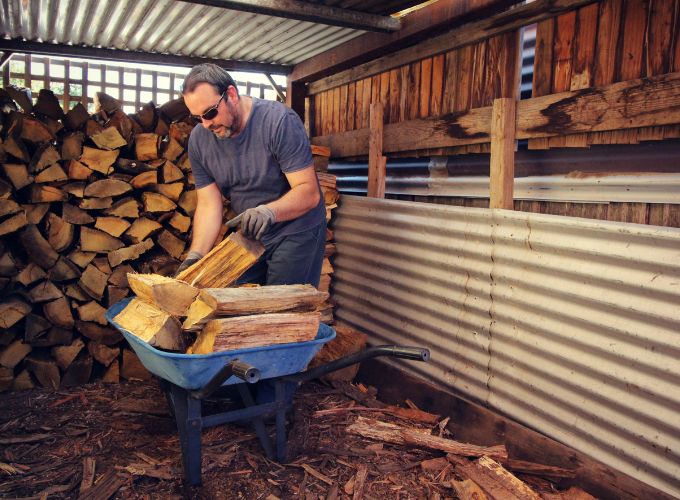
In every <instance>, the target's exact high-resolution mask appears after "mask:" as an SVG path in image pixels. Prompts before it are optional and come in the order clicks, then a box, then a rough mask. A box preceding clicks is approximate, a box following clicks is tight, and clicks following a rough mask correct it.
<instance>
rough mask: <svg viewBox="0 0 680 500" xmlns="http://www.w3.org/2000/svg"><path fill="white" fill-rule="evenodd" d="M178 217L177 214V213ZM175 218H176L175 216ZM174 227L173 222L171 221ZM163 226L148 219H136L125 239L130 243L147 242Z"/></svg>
mask: <svg viewBox="0 0 680 500" xmlns="http://www.w3.org/2000/svg"><path fill="white" fill-rule="evenodd" d="M175 215H177V213H175ZM173 218H174V216H173ZM170 224H171V225H172V220H170ZM162 227H163V226H161V225H160V224H159V223H158V222H156V221H154V220H151V219H147V218H146V217H140V218H138V219H135V221H134V222H133V223H132V226H130V228H129V229H128V230H127V231H126V232H125V234H124V235H123V237H124V238H125V239H126V240H127V241H129V242H130V243H140V242H141V241H143V240H145V239H146V238H148V237H149V236H151V235H152V234H154V233H155V232H157V231H159V230H160V229H161V228H162Z"/></svg>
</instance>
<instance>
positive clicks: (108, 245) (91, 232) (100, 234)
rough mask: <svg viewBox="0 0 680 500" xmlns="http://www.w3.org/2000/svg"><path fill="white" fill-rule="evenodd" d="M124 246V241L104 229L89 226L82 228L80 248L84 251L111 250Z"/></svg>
mask: <svg viewBox="0 0 680 500" xmlns="http://www.w3.org/2000/svg"><path fill="white" fill-rule="evenodd" d="M124 246H125V244H124V243H123V242H122V241H120V240H119V239H118V238H114V237H113V236H111V235H110V234H108V233H105V232H104V231H99V230H98V229H92V228H89V227H87V226H83V227H81V228H80V249H81V250H82V251H84V252H110V251H112V250H118V249H119V248H123V247H124Z"/></svg>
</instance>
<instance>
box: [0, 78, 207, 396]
mask: <svg viewBox="0 0 680 500" xmlns="http://www.w3.org/2000/svg"><path fill="white" fill-rule="evenodd" d="M96 104H97V112H96V113H95V114H94V115H90V114H89V113H88V112H87V110H86V109H85V107H83V106H82V105H81V104H78V105H77V106H75V107H74V108H73V109H71V110H70V111H68V112H67V113H64V111H63V110H62V108H61V107H60V105H59V101H58V100H57V99H56V97H55V96H54V94H53V93H52V92H50V91H48V90H42V91H40V93H39V96H38V98H37V102H36V103H35V104H33V101H32V99H31V96H30V91H28V90H27V89H18V88H15V87H8V88H6V89H5V91H2V90H0V107H1V110H2V132H1V133H2V135H1V137H2V145H1V146H0V147H1V152H0V155H1V159H0V160H1V163H2V164H1V166H0V171H1V173H2V175H3V177H2V178H0V290H2V299H1V300H0V329H2V333H1V334H0V346H4V347H0V390H2V389H7V388H9V387H15V388H23V387H30V386H32V384H33V383H34V381H35V380H37V381H38V382H39V383H40V384H41V385H43V386H51V387H58V386H60V385H62V386H64V385H74V384H80V383H84V382H87V381H88V380H89V379H90V378H91V374H92V372H93V370H94V371H95V372H96V373H97V374H98V375H99V374H101V375H103V376H104V378H105V379H107V380H117V379H118V374H119V372H122V374H123V375H125V373H126V366H125V360H126V359H133V358H132V357H130V356H129V354H127V355H126V354H125V353H124V355H122V356H121V349H120V346H119V342H121V341H122V337H121V336H120V334H119V333H118V332H117V331H116V330H115V329H113V328H111V327H110V326H107V322H106V319H105V317H104V312H105V309H106V308H107V307H109V306H111V305H112V304H114V303H116V302H118V301H119V300H121V299H123V298H124V297H126V296H128V295H129V294H130V290H129V288H128V282H127V277H126V276H127V273H129V272H132V271H139V272H154V273H159V274H169V273H172V272H174V270H175V269H176V267H177V265H178V263H179V261H180V259H181V257H182V255H183V253H184V252H185V251H186V247H187V241H188V240H189V238H190V229H191V216H192V214H193V213H194V210H195V206H196V195H195V190H194V185H193V184H194V183H193V178H192V176H191V173H190V165H189V161H188V157H187V154H186V152H185V149H186V144H187V140H188V136H189V133H190V131H191V129H192V128H193V126H194V125H195V123H194V122H193V121H192V120H191V118H190V117H189V112H188V109H187V108H186V106H185V105H184V102H183V100H182V99H179V100H176V101H171V102H170V103H168V104H166V105H164V106H161V107H160V108H157V107H156V106H155V105H154V104H153V103H149V104H147V105H145V106H144V107H142V108H141V109H140V110H139V112H138V113H136V114H134V115H130V116H128V115H126V114H125V113H124V112H123V111H122V109H121V106H120V103H119V102H118V101H117V100H116V99H113V98H111V97H110V96H107V95H106V94H98V95H97V103H96ZM119 361H120V362H121V363H123V364H122V365H119ZM131 369H132V367H131Z"/></svg>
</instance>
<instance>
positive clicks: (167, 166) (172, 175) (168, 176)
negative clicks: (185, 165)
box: [161, 160, 184, 184]
mask: <svg viewBox="0 0 680 500" xmlns="http://www.w3.org/2000/svg"><path fill="white" fill-rule="evenodd" d="M181 180H184V173H183V172H182V170H181V169H180V168H179V167H178V166H177V165H175V164H174V163H172V162H171V161H170V160H168V161H166V162H165V163H164V164H163V167H162V168H161V182H163V183H164V184H169V183H171V182H175V181H181Z"/></svg>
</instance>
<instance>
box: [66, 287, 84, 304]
mask: <svg viewBox="0 0 680 500" xmlns="http://www.w3.org/2000/svg"><path fill="white" fill-rule="evenodd" d="M64 294H65V295H66V296H67V297H69V298H71V299H75V300H77V301H80V302H85V301H87V300H90V296H89V295H88V294H86V293H85V292H83V289H82V288H80V287H79V286H78V285H77V284H76V283H70V284H68V285H66V288H64Z"/></svg>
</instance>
